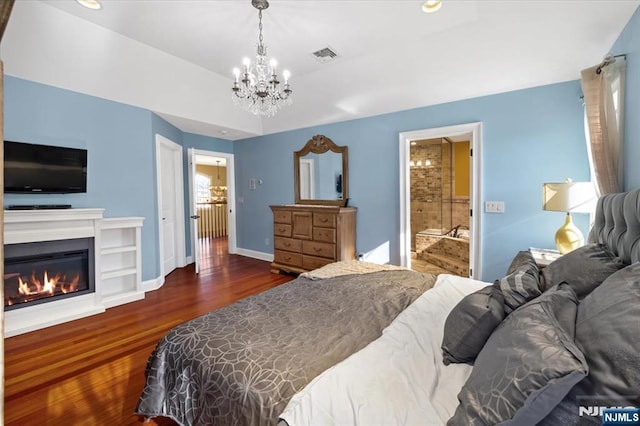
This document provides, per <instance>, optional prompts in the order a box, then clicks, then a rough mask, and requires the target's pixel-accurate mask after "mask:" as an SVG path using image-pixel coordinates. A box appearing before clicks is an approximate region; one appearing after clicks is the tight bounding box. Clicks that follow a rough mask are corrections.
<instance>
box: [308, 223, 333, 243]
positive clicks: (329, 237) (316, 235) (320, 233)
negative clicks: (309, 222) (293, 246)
mask: <svg viewBox="0 0 640 426" xmlns="http://www.w3.org/2000/svg"><path fill="white" fill-rule="evenodd" d="M313 239H314V241H322V242H325V243H335V242H336V230H335V229H333V228H318V227H314V228H313Z"/></svg>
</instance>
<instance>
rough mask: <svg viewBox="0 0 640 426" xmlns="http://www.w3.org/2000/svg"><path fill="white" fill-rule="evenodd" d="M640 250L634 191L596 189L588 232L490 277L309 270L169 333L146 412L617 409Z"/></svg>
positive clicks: (630, 360)
mask: <svg viewBox="0 0 640 426" xmlns="http://www.w3.org/2000/svg"><path fill="white" fill-rule="evenodd" d="M639 261H640V191H631V192H628V193H623V194H612V195H607V196H604V197H602V198H601V199H600V200H599V202H598V209H597V213H596V220H595V225H594V228H593V230H592V232H591V234H590V237H589V244H587V245H586V246H584V247H583V248H580V249H577V250H575V251H574V252H571V253H569V254H566V255H564V256H562V257H561V258H560V259H558V260H556V261H554V262H552V263H551V264H550V265H548V266H546V267H544V268H543V269H540V268H539V267H538V265H537V264H536V263H535V260H534V259H533V256H532V255H531V253H530V252H529V251H528V250H523V251H521V252H520V253H517V254H516V255H515V257H514V259H513V262H512V263H511V265H510V267H509V270H508V271H507V272H506V275H505V276H504V277H502V278H500V279H498V280H496V281H495V282H494V283H487V282H482V281H475V280H471V279H467V278H460V277H455V276H452V275H444V274H443V275H440V276H438V277H437V279H436V277H434V276H431V275H425V274H418V273H415V272H411V271H406V270H398V269H396V268H390V269H389V270H384V271H376V270H364V271H355V272H354V271H351V273H349V274H348V275H341V273H340V272H337V273H336V271H329V274H327V275H324V274H323V273H321V272H322V271H320V273H319V274H318V276H308V275H307V276H301V277H299V278H298V279H296V280H294V281H291V282H290V283H287V284H285V285H283V286H280V287H278V288H276V289H272V290H270V291H268V292H265V293H262V294H259V295H256V296H253V297H251V298H248V299H245V300H243V301H240V302H238V303H236V304H234V305H231V306H229V307H227V308H223V309H221V310H217V311H214V312H212V313H210V314H207V315H205V316H203V317H200V318H197V319H195V320H193V321H190V322H188V323H186V324H184V325H182V326H179V327H177V328H176V329H174V330H173V331H171V332H170V333H169V334H168V335H167V336H166V337H165V338H163V339H162V341H161V342H160V343H159V344H158V347H157V348H156V349H155V351H154V353H153V354H152V355H151V357H150V359H149V363H148V366H147V385H146V387H145V389H144V391H143V394H142V396H141V398H140V401H139V404H138V408H137V411H136V412H137V414H142V415H145V416H149V417H153V416H166V417H171V418H173V419H174V420H176V421H177V422H178V423H179V424H181V425H204V424H215V425H218V424H276V423H278V422H279V423H280V424H281V425H289V426H298V425H310V424H314V425H315V424H338V423H339V424H433V425H444V424H447V425H450V426H456V425H476V424H477V425H482V424H514V425H529V424H531V425H533V424H543V425H557V424H563V425H580V424H601V414H602V410H603V409H604V408H605V407H611V406H617V407H632V408H629V409H630V410H634V409H636V408H633V407H640V340H639V339H638V338H637V336H638V335H640V263H639ZM337 267H338V266H335V265H332V266H331V268H337ZM336 274H337V276H336Z"/></svg>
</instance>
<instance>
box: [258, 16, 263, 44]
mask: <svg viewBox="0 0 640 426" xmlns="http://www.w3.org/2000/svg"><path fill="white" fill-rule="evenodd" d="M258 30H259V33H260V36H259V37H258V42H259V43H258V44H259V45H260V46H262V45H263V42H262V9H260V10H258Z"/></svg>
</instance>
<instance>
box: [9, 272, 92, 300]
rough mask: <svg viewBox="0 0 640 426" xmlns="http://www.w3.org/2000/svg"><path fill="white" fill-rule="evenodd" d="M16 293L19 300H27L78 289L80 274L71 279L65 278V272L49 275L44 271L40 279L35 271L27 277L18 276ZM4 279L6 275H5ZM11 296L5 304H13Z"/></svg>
mask: <svg viewBox="0 0 640 426" xmlns="http://www.w3.org/2000/svg"><path fill="white" fill-rule="evenodd" d="M17 278H18V289H17V290H18V294H19V295H20V296H19V299H20V300H19V301H20V302H28V301H31V300H36V299H40V298H42V297H49V296H55V295H56V294H66V293H71V292H74V291H77V290H78V282H79V281H80V274H76V275H75V276H74V277H73V278H72V279H71V280H67V276H66V274H54V275H53V276H51V277H49V272H48V271H44V273H43V277H42V279H40V278H39V277H38V276H36V273H35V271H33V272H32V273H31V276H30V277H29V278H27V277H24V279H23V277H22V276H18V277H17ZM5 279H6V277H5ZM14 301H16V302H18V300H12V298H10V299H7V300H5V302H6V304H7V305H9V306H10V305H13V303H14Z"/></svg>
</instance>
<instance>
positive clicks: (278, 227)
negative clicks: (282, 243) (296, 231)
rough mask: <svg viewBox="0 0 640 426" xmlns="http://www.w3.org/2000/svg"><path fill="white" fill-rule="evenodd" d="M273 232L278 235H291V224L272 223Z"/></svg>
mask: <svg viewBox="0 0 640 426" xmlns="http://www.w3.org/2000/svg"><path fill="white" fill-rule="evenodd" d="M273 234H274V235H276V236H278V237H290V236H291V225H286V224H284V223H274V224H273Z"/></svg>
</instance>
